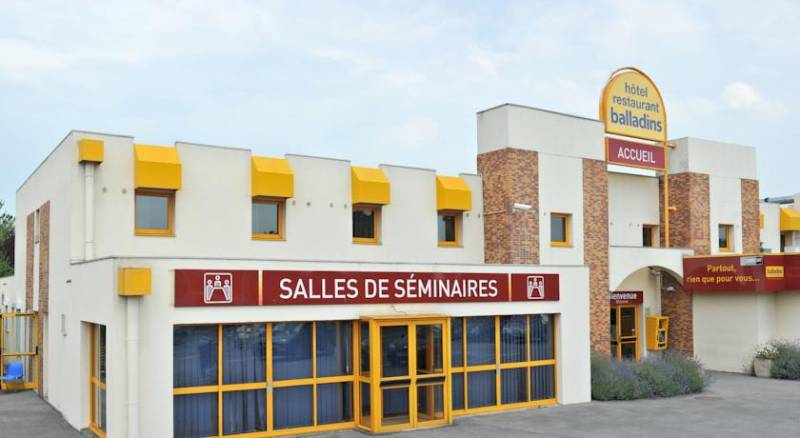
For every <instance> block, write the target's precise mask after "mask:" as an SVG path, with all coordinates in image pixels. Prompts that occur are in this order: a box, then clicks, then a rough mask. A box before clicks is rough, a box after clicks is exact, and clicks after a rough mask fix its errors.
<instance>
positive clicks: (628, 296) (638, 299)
mask: <svg viewBox="0 0 800 438" xmlns="http://www.w3.org/2000/svg"><path fill="white" fill-rule="evenodd" d="M608 298H609V301H610V302H611V305H612V306H621V305H623V304H642V303H643V302H644V291H640V290H615V291H611V292H609V294H608Z"/></svg>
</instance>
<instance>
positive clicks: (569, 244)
mask: <svg viewBox="0 0 800 438" xmlns="http://www.w3.org/2000/svg"><path fill="white" fill-rule="evenodd" d="M550 246H552V247H553V248H572V242H550Z"/></svg>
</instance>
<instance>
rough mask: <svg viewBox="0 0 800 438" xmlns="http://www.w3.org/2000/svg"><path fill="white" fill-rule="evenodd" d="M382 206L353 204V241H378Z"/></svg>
mask: <svg viewBox="0 0 800 438" xmlns="http://www.w3.org/2000/svg"><path fill="white" fill-rule="evenodd" d="M380 212H381V210H380V207H365V206H359V205H354V206H353V243H378V230H379V224H380Z"/></svg>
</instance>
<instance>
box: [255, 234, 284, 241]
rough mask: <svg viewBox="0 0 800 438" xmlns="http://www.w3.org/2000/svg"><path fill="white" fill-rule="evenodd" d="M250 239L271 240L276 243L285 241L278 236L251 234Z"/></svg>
mask: <svg viewBox="0 0 800 438" xmlns="http://www.w3.org/2000/svg"><path fill="white" fill-rule="evenodd" d="M251 238H252V240H272V241H276V242H285V241H286V238H284V237H283V236H281V235H280V234H253V235H252V236H251Z"/></svg>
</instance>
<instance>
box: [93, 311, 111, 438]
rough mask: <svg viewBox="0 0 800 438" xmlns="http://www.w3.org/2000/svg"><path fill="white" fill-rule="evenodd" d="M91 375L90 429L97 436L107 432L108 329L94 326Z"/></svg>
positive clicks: (102, 326)
mask: <svg viewBox="0 0 800 438" xmlns="http://www.w3.org/2000/svg"><path fill="white" fill-rule="evenodd" d="M89 330H91V336H90V338H91V339H90V341H89V342H90V350H91V351H90V355H91V357H90V359H91V361H90V362H91V375H90V376H89V391H90V393H89V396H90V398H91V414H90V418H89V428H90V429H91V430H93V431H94V432H95V433H96V434H97V435H101V436H105V432H106V390H107V387H106V327H105V326H104V325H98V324H92V325H91V326H90V328H89Z"/></svg>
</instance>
